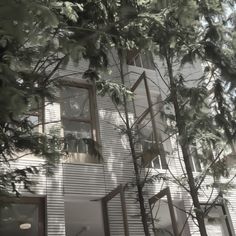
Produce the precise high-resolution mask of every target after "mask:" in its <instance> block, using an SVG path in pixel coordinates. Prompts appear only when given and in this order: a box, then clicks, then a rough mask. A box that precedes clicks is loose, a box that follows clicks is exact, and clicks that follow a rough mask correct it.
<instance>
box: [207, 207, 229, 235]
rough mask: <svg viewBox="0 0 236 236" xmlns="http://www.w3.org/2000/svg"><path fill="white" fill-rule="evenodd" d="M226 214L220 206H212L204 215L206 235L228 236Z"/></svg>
mask: <svg viewBox="0 0 236 236" xmlns="http://www.w3.org/2000/svg"><path fill="white" fill-rule="evenodd" d="M225 219H226V216H225V215H224V213H223V211H222V207H221V206H215V207H213V208H212V209H211V210H210V211H209V213H208V214H207V216H206V217H205V225H206V229H207V235H208V236H229V231H228V228H227V225H226V221H225Z"/></svg>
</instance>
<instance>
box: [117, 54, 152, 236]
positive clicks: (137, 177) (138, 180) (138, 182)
mask: <svg viewBox="0 0 236 236" xmlns="http://www.w3.org/2000/svg"><path fill="white" fill-rule="evenodd" d="M118 54H119V60H120V76H121V81H122V84H123V85H124V84H125V79H124V72H123V63H124V54H123V52H122V51H121V50H120V51H119V52H118ZM123 99H124V112H125V122H126V124H125V125H126V132H127V136H128V139H129V145H130V151H131V156H132V161H133V165H134V173H135V182H136V186H137V190H138V201H139V206H140V213H141V219H142V224H143V229H144V234H145V236H150V233H149V229H148V217H147V213H146V208H145V201H144V197H143V190H142V189H143V186H142V182H141V178H140V172H139V166H138V162H137V156H136V152H135V147H134V139H133V134H132V130H131V128H130V123H129V116H128V108H127V100H126V97H125V96H124V98H123Z"/></svg>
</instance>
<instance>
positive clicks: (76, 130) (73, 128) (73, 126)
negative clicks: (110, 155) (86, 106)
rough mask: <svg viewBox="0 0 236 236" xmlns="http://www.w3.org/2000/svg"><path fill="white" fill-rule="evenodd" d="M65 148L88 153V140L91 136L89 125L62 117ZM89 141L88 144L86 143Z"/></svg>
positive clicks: (70, 150) (69, 150)
mask: <svg viewBox="0 0 236 236" xmlns="http://www.w3.org/2000/svg"><path fill="white" fill-rule="evenodd" d="M62 123H63V128H64V138H65V148H66V150H67V151H68V152H78V153H88V149H89V144H90V143H89V142H88V141H87V139H91V138H92V134H91V125H90V124H89V123H85V122H76V121H70V120H66V119H63V122H62ZM88 143H89V144H88Z"/></svg>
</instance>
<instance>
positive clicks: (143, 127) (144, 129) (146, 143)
mask: <svg viewBox="0 0 236 236" xmlns="http://www.w3.org/2000/svg"><path fill="white" fill-rule="evenodd" d="M138 129H139V137H140V142H141V144H142V148H143V151H145V150H149V149H152V148H153V146H154V145H155V144H156V140H155V137H154V133H153V127H152V120H151V116H150V114H147V115H146V117H145V119H143V120H142V121H141V122H140V123H139V125H138Z"/></svg>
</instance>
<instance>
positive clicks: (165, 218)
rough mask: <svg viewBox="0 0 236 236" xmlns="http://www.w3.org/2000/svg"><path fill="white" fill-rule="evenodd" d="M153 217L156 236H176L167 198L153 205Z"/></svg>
mask: <svg viewBox="0 0 236 236" xmlns="http://www.w3.org/2000/svg"><path fill="white" fill-rule="evenodd" d="M152 216H153V220H154V231H155V235H156V236H157V235H158V236H172V235H174V234H173V229H172V222H171V217H170V211H169V206H168V203H167V199H165V197H164V198H162V200H158V201H157V202H156V203H155V204H153V205H152Z"/></svg>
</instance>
